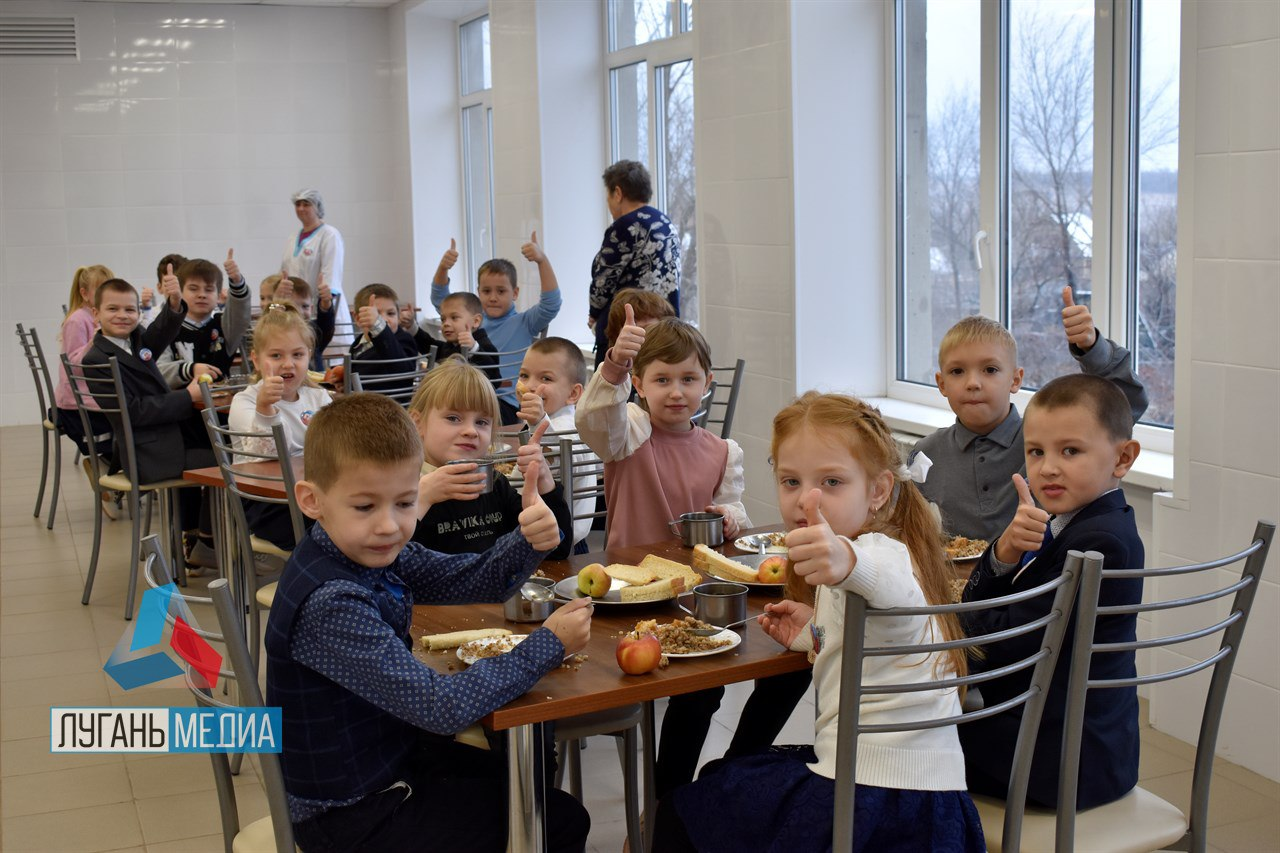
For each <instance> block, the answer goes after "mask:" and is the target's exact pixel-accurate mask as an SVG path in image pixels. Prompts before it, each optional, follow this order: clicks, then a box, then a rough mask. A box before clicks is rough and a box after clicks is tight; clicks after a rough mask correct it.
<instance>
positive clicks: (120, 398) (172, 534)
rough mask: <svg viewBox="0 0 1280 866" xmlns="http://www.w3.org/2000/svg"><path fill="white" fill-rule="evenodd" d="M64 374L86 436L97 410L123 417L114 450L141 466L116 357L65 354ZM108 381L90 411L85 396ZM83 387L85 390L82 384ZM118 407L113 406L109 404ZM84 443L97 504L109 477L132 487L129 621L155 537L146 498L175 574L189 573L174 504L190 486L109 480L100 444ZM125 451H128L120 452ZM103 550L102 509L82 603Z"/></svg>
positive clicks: (96, 513) (95, 514)
mask: <svg viewBox="0 0 1280 866" xmlns="http://www.w3.org/2000/svg"><path fill="white" fill-rule="evenodd" d="M61 358H62V366H63V369H64V370H66V373H67V381H69V382H70V383H71V394H72V396H73V397H74V398H75V401H76V410H77V411H78V412H79V413H80V422H81V424H83V425H84V429H85V430H86V431H91V430H92V429H93V427H92V426H91V425H90V423H89V412H90V411H96V412H98V413H100V414H102V415H106V416H108V417H110V416H112V415H116V416H119V418H120V428H119V429H120V430H121V431H123V434H124V435H123V436H117V437H115V439H114V444H113V447H114V448H115V449H116V453H117V454H122V455H123V457H124V458H126V459H124V460H122V461H121V466H122V467H123V466H125V465H127V466H129V467H131V468H132V467H136V466H137V465H138V457H137V451H136V450H135V448H134V443H133V422H132V421H131V420H130V418H129V405H128V403H127V402H126V401H125V396H124V386H123V384H122V383H121V381H120V366H119V361H118V360H117V359H116V358H114V357H113V358H109V359H107V361H108V362H107V363H106V364H85V363H83V362H82V363H79V364H75V365H73V364H72V363H71V360H70V359H69V358H68V357H67V356H66V355H65V354H64V355H62V356H61ZM92 371H97V372H98V373H106V374H107V375H106V376H94V375H92ZM106 382H110V383H111V388H112V393H111V394H110V395H107V394H94V395H93V396H94V400H95V402H96V403H97V408H96V409H94V410H90V409H88V408H87V407H86V406H85V402H84V401H85V397H86V394H85V393H84V391H90V392H92V389H93V386H94V385H98V386H101V385H103V384H104V383H106ZM82 384H83V385H84V390H82V389H81V385H82ZM110 402H114V403H115V406H114V407H109V406H107V405H105V404H106V403H110ZM85 442H86V444H87V445H88V448H89V461H90V464H89V465H90V469H91V472H90V481H91V482H92V484H93V493H94V497H95V502H96V500H97V499H98V498H100V497H101V495H102V482H103V480H104V479H106V478H112V479H115V478H117V477H119V478H120V479H121V480H126V481H128V482H129V489H128V491H127V492H128V501H129V520H130V523H131V524H132V527H131V528H132V545H131V549H130V559H129V590H128V592H127V594H126V596H125V603H124V618H125V619H126V620H130V619H133V603H134V599H135V598H136V596H137V589H138V560H139V558H140V556H141V547H142V536H143V535H146V534H150V530H151V508H150V505H149V504H148V507H147V519H146V526H145V527H144V526H143V525H142V524H141V523H140V517H141V514H140V512H141V508H142V497H143V495H144V494H151V493H155V494H157V498H158V501H159V503H160V524H161V526H162V527H164V529H165V532H166V535H167V537H168V539H169V557H170V559H171V560H172V562H173V563H174V573H177V574H184V571H182V570H180V567H179V564H178V557H180V556H182V538H181V528H180V527H179V525H178V521H177V519H176V518H177V513H178V509H177V503H176V501H175V500H174V492H175V491H176V490H177V489H178V488H180V487H190V486H191V485H190V484H189V483H188V482H186V481H183V480H182V479H181V478H175V479H172V480H169V481H160V482H156V483H153V484H139V483H138V480H137V479H136V478H134V477H132V476H130V475H129V474H128V473H126V472H124V470H123V469H122V470H121V472H119V473H116V474H115V475H112V476H108V475H107V474H106V471H105V470H106V469H107V468H108V467H107V466H106V465H105V461H104V460H103V459H102V457H101V456H100V455H99V454H98V445H97V442H96V441H95V440H94V438H93V436H86V437H85ZM121 449H123V451H121ZM101 549H102V509H101V508H94V510H93V554H92V556H91V557H90V559H89V573H88V577H87V578H86V579H85V584H84V593H83V594H82V595H81V597H80V603H81V604H88V603H89V597H90V594H91V593H92V592H93V581H94V578H95V577H96V576H97V572H98V554H99V552H100V551H101Z"/></svg>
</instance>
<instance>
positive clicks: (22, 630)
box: [0, 605, 93, 635]
mask: <svg viewBox="0 0 1280 866" xmlns="http://www.w3.org/2000/svg"><path fill="white" fill-rule="evenodd" d="M76 608H79V609H78V610H77V609H76ZM76 608H68V609H63V610H53V611H42V612H40V613H21V614H11V613H6V614H4V616H0V634H4V635H19V634H38V633H40V632H49V631H52V632H57V631H88V630H89V629H92V628H93V618H92V617H91V616H90V615H89V611H88V610H87V609H85V608H84V607H81V606H80V605H76Z"/></svg>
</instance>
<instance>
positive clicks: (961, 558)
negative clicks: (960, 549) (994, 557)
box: [947, 547, 987, 562]
mask: <svg viewBox="0 0 1280 866" xmlns="http://www.w3.org/2000/svg"><path fill="white" fill-rule="evenodd" d="M986 552H987V549H986V548H985V547H984V548H982V550H981V551H979V552H978V553H975V554H974V555H973V556H955V557H951V556H948V557H947V562H977V561H978V560H979V559H982V554H984V553H986Z"/></svg>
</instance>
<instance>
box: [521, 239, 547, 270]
mask: <svg viewBox="0 0 1280 866" xmlns="http://www.w3.org/2000/svg"><path fill="white" fill-rule="evenodd" d="M520 255H522V256H524V257H525V258H526V259H528V260H529V261H531V262H533V263H534V264H541V263H542V262H545V261H546V260H547V254H546V253H544V252H543V251H542V247H540V246H538V233H537V232H534V233H533V234H531V235H530V236H529V242H528V243H527V244H525V245H524V246H522V247H520Z"/></svg>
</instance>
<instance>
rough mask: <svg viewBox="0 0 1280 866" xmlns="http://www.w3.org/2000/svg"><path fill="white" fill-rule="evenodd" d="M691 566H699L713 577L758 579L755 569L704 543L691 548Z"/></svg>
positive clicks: (748, 580)
mask: <svg viewBox="0 0 1280 866" xmlns="http://www.w3.org/2000/svg"><path fill="white" fill-rule="evenodd" d="M693 567H694V568H700V569H702V570H703V571H705V572H706V573H707V574H710V575H711V576H713V577H720V578H723V579H725V580H736V581H738V582H739V583H757V582H759V580H760V578H759V577H758V576H757V575H756V569H754V568H749V567H747V566H745V565H743V564H742V563H740V562H738V561H736V560H733V559H730V558H729V557H727V556H724V555H722V554H720V553H717V552H716V551H714V550H712V549H711V548H709V547H707V546H706V545H705V544H699V545H698V546H697V547H695V548H694V549H693Z"/></svg>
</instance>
